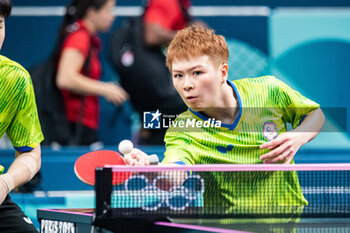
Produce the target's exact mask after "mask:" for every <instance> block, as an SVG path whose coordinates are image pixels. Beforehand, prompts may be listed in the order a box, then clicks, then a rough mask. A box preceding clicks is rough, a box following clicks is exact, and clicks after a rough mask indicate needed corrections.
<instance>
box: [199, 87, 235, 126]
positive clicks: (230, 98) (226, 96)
mask: <svg viewBox="0 0 350 233" xmlns="http://www.w3.org/2000/svg"><path fill="white" fill-rule="evenodd" d="M238 112H239V104H238V101H237V96H236V93H235V92H234V91H233V88H232V87H231V86H230V85H229V84H227V83H226V85H224V86H223V91H222V95H221V97H220V99H219V100H218V103H217V105H216V106H215V108H210V109H207V110H206V111H205V115H207V116H208V117H210V118H215V120H220V121H221V122H222V123H225V124H233V123H234V121H235V120H236V117H237V115H238Z"/></svg>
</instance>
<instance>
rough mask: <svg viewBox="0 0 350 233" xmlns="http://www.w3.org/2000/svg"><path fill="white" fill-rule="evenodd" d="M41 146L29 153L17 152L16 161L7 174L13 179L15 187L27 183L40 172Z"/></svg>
mask: <svg viewBox="0 0 350 233" xmlns="http://www.w3.org/2000/svg"><path fill="white" fill-rule="evenodd" d="M40 166H41V149H40V145H39V146H37V147H36V148H34V149H33V150H31V151H29V152H17V151H16V159H15V160H14V161H13V163H12V164H11V166H10V168H9V169H8V172H7V174H9V175H11V176H12V177H13V182H14V187H17V186H20V185H22V184H25V183H27V182H28V181H29V180H31V179H32V178H33V176H34V175H35V174H36V173H37V172H38V171H39V170H40Z"/></svg>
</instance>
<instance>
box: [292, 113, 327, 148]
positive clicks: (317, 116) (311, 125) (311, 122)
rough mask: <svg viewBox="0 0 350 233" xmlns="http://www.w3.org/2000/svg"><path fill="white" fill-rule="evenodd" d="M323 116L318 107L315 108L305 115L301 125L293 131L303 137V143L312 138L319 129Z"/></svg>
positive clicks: (321, 125)
mask: <svg viewBox="0 0 350 233" xmlns="http://www.w3.org/2000/svg"><path fill="white" fill-rule="evenodd" d="M324 120H325V116H324V114H323V112H322V110H321V109H320V108H318V109H316V110H315V111H313V112H312V113H310V114H309V115H308V116H306V117H305V119H304V121H303V122H302V123H301V125H300V126H299V127H297V128H295V129H294V130H293V131H294V132H297V133H301V134H302V135H303V138H304V144H305V143H307V142H309V141H311V140H312V139H314V138H315V137H316V136H317V135H318V134H319V132H320V131H321V129H322V127H323V124H324Z"/></svg>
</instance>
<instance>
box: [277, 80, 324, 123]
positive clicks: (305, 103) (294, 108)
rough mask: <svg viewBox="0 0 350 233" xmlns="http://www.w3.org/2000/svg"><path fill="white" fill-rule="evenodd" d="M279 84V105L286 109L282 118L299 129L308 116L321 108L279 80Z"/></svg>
mask: <svg viewBox="0 0 350 233" xmlns="http://www.w3.org/2000/svg"><path fill="white" fill-rule="evenodd" d="M277 83H278V88H279V98H278V99H279V104H280V105H281V107H282V108H283V109H284V116H283V117H282V118H283V120H284V121H285V122H289V123H291V124H292V126H293V128H296V127H298V126H299V125H300V124H301V122H302V120H304V118H305V117H306V116H307V115H308V114H310V113H311V112H313V111H315V110H316V109H318V108H319V107H320V105H319V104H317V103H315V102H314V101H312V100H310V99H308V98H306V97H304V96H303V95H301V94H300V93H299V92H297V91H295V90H293V89H292V88H291V87H289V86H288V85H287V84H285V83H284V82H282V81H280V80H278V79H277Z"/></svg>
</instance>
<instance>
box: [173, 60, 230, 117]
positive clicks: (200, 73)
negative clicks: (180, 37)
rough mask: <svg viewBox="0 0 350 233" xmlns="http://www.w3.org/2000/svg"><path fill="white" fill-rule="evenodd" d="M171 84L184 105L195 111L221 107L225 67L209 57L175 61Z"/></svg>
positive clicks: (225, 75)
mask: <svg viewBox="0 0 350 233" xmlns="http://www.w3.org/2000/svg"><path fill="white" fill-rule="evenodd" d="M172 77H173V83H174V86H175V88H176V90H177V92H178V93H179V94H180V96H181V98H182V99H183V101H184V102H185V104H186V105H187V106H188V107H190V108H191V109H193V110H195V111H202V110H203V108H215V107H218V106H220V105H221V102H220V101H221V100H222V98H221V97H222V88H223V84H225V83H226V78H227V65H226V64H221V65H219V64H217V62H214V61H213V59H211V58H210V57H209V56H207V55H205V56H199V57H191V58H190V59H189V60H175V61H174V62H173V64H172Z"/></svg>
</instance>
